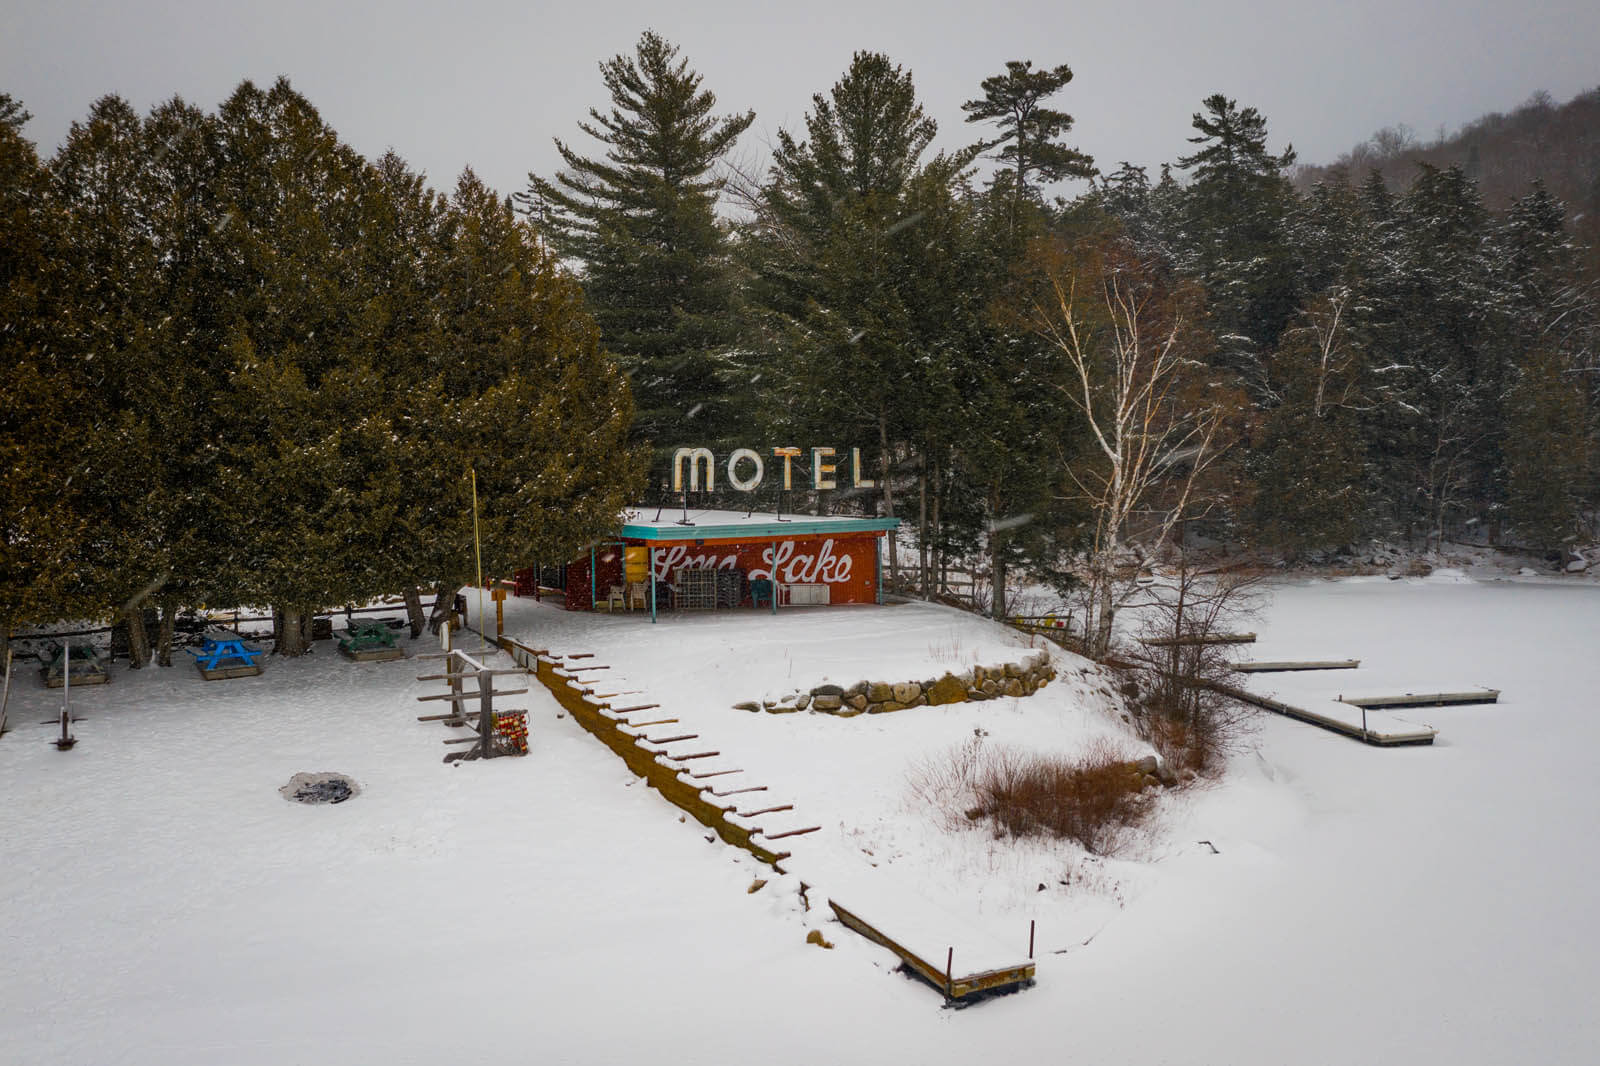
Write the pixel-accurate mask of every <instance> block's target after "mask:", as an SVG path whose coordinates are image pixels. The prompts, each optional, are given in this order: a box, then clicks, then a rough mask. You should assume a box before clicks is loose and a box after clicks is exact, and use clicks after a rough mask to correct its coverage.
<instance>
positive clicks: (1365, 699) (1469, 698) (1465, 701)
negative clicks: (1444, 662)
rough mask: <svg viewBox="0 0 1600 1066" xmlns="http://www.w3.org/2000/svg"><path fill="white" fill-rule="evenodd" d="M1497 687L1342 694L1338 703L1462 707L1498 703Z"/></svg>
mask: <svg viewBox="0 0 1600 1066" xmlns="http://www.w3.org/2000/svg"><path fill="white" fill-rule="evenodd" d="M1499 701H1500V690H1499V689H1497V688H1479V689H1468V690H1465V691H1461V692H1406V693H1402V694H1401V695H1398V696H1344V695H1341V696H1340V697H1339V702H1340V703H1348V704H1350V706H1352V707H1366V708H1369V709H1378V710H1392V709H1395V708H1402V707H1463V706H1467V705H1469V704H1475V703H1498V702H1499Z"/></svg>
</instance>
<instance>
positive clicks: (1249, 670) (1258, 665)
mask: <svg viewBox="0 0 1600 1066" xmlns="http://www.w3.org/2000/svg"><path fill="white" fill-rule="evenodd" d="M1360 667H1361V660H1360V659H1278V660H1257V661H1255V662H1248V663H1234V664H1233V668H1234V669H1235V670H1236V671H1238V672H1239V673H1241V674H1272V673H1291V672H1295V671H1300V670H1356V669H1359V668H1360Z"/></svg>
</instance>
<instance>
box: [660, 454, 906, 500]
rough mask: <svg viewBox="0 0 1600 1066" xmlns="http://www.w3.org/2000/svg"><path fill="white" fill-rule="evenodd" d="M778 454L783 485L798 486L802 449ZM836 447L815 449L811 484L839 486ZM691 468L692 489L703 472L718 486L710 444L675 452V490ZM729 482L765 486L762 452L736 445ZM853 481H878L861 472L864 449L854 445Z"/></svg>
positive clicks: (863, 485) (746, 487)
mask: <svg viewBox="0 0 1600 1066" xmlns="http://www.w3.org/2000/svg"><path fill="white" fill-rule="evenodd" d="M772 454H773V457H774V458H778V459H782V460H783V489H784V491H785V492H788V491H790V490H792V489H793V488H794V484H793V470H792V465H793V463H794V460H795V459H796V458H798V457H799V456H800V455H801V454H802V453H801V450H800V449H799V448H774V449H772ZM833 455H834V450H833V449H832V448H812V449H811V486H812V488H815V489H833V488H838V487H839V486H838V484H837V483H836V482H835V481H834V478H833V475H834V474H835V473H836V472H837V470H838V467H837V466H835V465H834V464H833V463H831V462H829V461H828V460H830V459H831V458H833ZM741 465H742V466H744V467H747V468H749V470H748V473H745V474H743V476H741V470H740V467H741ZM685 467H687V468H688V471H689V477H688V483H689V491H690V492H699V491H700V488H701V486H700V475H701V472H702V471H704V473H705V490H706V491H707V492H711V491H713V490H715V489H716V487H717V486H716V470H717V460H716V456H714V455H712V454H711V449H710V448H679V449H678V450H677V451H675V452H673V453H672V491H673V492H682V491H683V486H684V468H685ZM727 474H728V484H730V485H732V486H733V487H734V488H735V489H738V490H739V491H740V492H754V491H756V490H757V489H759V488H760V487H761V482H762V480H763V479H764V478H765V477H766V474H767V467H766V464H765V463H763V462H762V461H761V455H760V453H758V452H757V451H756V450H755V449H753V448H735V449H734V450H733V452H732V453H730V454H729V456H728V463H727ZM850 484H851V487H852V488H857V489H870V488H874V487H875V486H876V485H877V482H876V481H869V480H867V479H866V478H864V477H862V476H861V449H860V448H851V449H850Z"/></svg>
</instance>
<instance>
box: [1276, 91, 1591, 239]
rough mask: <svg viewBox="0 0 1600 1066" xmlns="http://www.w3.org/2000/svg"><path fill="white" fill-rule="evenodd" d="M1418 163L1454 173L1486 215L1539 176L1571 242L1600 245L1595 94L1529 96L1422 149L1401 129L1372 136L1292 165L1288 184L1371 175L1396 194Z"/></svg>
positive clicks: (1407, 183)
mask: <svg viewBox="0 0 1600 1066" xmlns="http://www.w3.org/2000/svg"><path fill="white" fill-rule="evenodd" d="M1419 163H1427V164H1429V165H1430V166H1435V167H1439V168H1441V169H1442V168H1445V167H1451V166H1459V167H1461V168H1462V169H1463V170H1465V171H1466V172H1467V174H1468V175H1469V176H1470V177H1472V178H1473V179H1474V180H1476V181H1477V183H1478V189H1479V191H1480V192H1481V193H1482V195H1483V199H1484V203H1485V204H1487V205H1488V206H1489V207H1490V208H1491V209H1494V210H1500V209H1503V208H1505V207H1506V206H1508V205H1509V204H1510V203H1511V202H1512V201H1514V200H1516V199H1517V198H1518V197H1520V196H1524V195H1526V194H1527V192H1528V187H1529V185H1530V183H1531V182H1532V181H1533V179H1534V178H1540V179H1542V180H1543V181H1544V183H1545V187H1546V188H1548V189H1549V190H1550V192H1551V194H1552V195H1554V196H1556V197H1558V198H1559V199H1561V200H1562V201H1563V202H1564V203H1565V204H1566V205H1567V213H1568V214H1567V217H1568V219H1569V220H1571V221H1572V223H1573V230H1574V233H1575V235H1576V236H1577V238H1578V240H1579V241H1580V242H1581V243H1584V244H1587V245H1589V246H1590V247H1591V248H1594V247H1597V246H1600V89H1594V90H1592V91H1590V92H1586V93H1583V94H1581V95H1579V96H1576V97H1574V98H1573V99H1572V100H1571V101H1569V102H1567V103H1565V104H1561V105H1557V104H1556V103H1555V102H1554V101H1552V100H1551V99H1550V94H1549V93H1546V92H1539V93H1535V94H1534V95H1533V97H1532V98H1530V99H1529V100H1528V102H1527V103H1525V104H1523V105H1522V106H1521V107H1519V108H1517V109H1516V110H1515V111H1512V112H1511V113H1510V114H1504V115H1502V114H1491V115H1485V116H1483V117H1482V118H1480V119H1478V120H1477V121H1475V122H1470V123H1468V124H1467V125H1466V126H1464V127H1462V128H1461V130H1460V131H1459V132H1457V133H1455V134H1454V135H1452V136H1449V137H1442V138H1440V139H1438V140H1435V141H1432V142H1429V143H1423V142H1422V141H1419V140H1418V139H1417V137H1416V134H1415V133H1414V132H1413V131H1412V130H1410V129H1408V128H1406V127H1405V126H1398V127H1391V128H1389V129H1384V130H1379V131H1378V132H1377V133H1375V134H1374V135H1373V136H1372V138H1371V139H1370V140H1368V141H1366V142H1364V143H1362V144H1358V145H1356V147H1355V148H1353V149H1351V150H1350V151H1349V152H1347V153H1345V154H1344V155H1342V156H1340V157H1339V159H1338V160H1337V161H1336V162H1335V163H1333V164H1332V165H1330V166H1304V167H1300V168H1299V169H1298V170H1297V171H1296V173H1295V175H1294V180H1295V184H1296V186H1297V187H1299V188H1300V189H1301V190H1302V191H1304V190H1307V189H1310V188H1311V186H1312V185H1314V184H1316V183H1317V182H1319V181H1325V180H1328V179H1329V178H1332V177H1334V176H1336V174H1337V173H1338V171H1339V170H1341V169H1342V170H1344V171H1345V173H1347V174H1348V175H1349V179H1350V181H1352V182H1356V183H1359V182H1361V181H1363V180H1364V179H1365V178H1366V176H1367V174H1368V173H1369V172H1370V171H1372V170H1373V169H1376V170H1377V171H1378V172H1379V173H1380V174H1382V175H1383V179H1384V182H1385V183H1386V184H1387V185H1388V187H1389V189H1390V190H1391V191H1394V192H1399V191H1402V190H1404V189H1406V188H1407V187H1409V186H1410V184H1411V182H1412V181H1413V180H1414V179H1415V178H1416V175H1417V171H1418V168H1417V164H1419Z"/></svg>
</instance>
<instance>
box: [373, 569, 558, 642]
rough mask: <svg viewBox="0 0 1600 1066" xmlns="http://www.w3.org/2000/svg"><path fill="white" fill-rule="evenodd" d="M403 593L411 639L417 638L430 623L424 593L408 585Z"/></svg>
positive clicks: (535, 585) (536, 582)
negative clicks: (424, 611) (424, 613)
mask: <svg viewBox="0 0 1600 1066" xmlns="http://www.w3.org/2000/svg"><path fill="white" fill-rule="evenodd" d="M538 587H539V583H538V581H537V580H535V581H534V588H538ZM402 595H404V596H405V598H406V621H408V622H410V623H411V639H412V640H416V639H417V638H418V637H420V636H422V630H423V628H424V627H426V626H427V624H428V619H427V618H426V617H425V616H424V615H423V613H422V593H421V592H420V591H418V589H417V586H415V585H407V586H406V587H405V590H404V591H403V592H402Z"/></svg>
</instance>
